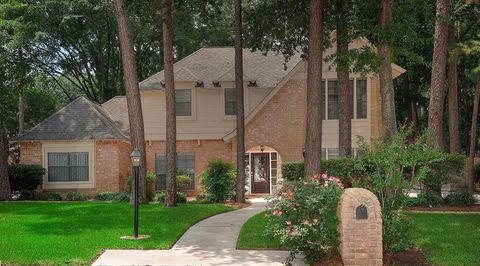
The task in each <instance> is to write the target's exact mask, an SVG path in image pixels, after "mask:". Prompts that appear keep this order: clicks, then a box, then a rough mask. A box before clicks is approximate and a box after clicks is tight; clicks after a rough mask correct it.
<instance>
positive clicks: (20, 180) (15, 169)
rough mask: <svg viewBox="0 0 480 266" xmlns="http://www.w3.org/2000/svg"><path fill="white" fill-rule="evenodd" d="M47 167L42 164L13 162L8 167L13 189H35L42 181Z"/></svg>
mask: <svg viewBox="0 0 480 266" xmlns="http://www.w3.org/2000/svg"><path fill="white" fill-rule="evenodd" d="M44 174H45V169H43V168H42V167H41V166H40V165H31V164H13V165H10V166H9V167H8V177H9V180H10V188H11V189H12V191H20V190H29V191H32V190H35V189H36V188H37V187H38V186H39V185H40V183H41V182H42V178H43V175H44Z"/></svg>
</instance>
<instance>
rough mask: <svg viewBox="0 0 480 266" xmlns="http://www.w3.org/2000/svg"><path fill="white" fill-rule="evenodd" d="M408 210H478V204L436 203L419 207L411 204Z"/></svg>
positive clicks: (479, 206) (479, 208) (479, 210)
mask: <svg viewBox="0 0 480 266" xmlns="http://www.w3.org/2000/svg"><path fill="white" fill-rule="evenodd" d="M409 210H410V211H426V212H428V211H437V212H480V205H472V206H450V205H438V206H434V207H431V208H430V207H420V206H412V207H410V208H409Z"/></svg>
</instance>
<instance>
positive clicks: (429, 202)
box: [409, 191, 443, 207]
mask: <svg viewBox="0 0 480 266" xmlns="http://www.w3.org/2000/svg"><path fill="white" fill-rule="evenodd" d="M409 201H410V205H413V206H422V207H432V206H437V205H439V204H442V203H443V198H442V196H441V195H439V194H437V193H432V192H428V191H424V192H422V193H420V194H418V195H417V197H416V198H410V199H409Z"/></svg>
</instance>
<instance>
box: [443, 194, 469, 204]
mask: <svg viewBox="0 0 480 266" xmlns="http://www.w3.org/2000/svg"><path fill="white" fill-rule="evenodd" d="M445 202H446V203H447V204H449V205H465V206H470V205H473V204H475V198H474V197H473V193H470V192H468V191H455V192H452V193H450V194H448V196H447V197H446V198H445Z"/></svg>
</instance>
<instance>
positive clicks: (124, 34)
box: [114, 0, 147, 203]
mask: <svg viewBox="0 0 480 266" xmlns="http://www.w3.org/2000/svg"><path fill="white" fill-rule="evenodd" d="M114 4H115V13H116V16H117V25H118V36H119V37H120V50H121V54H122V65H123V79H124V82H125V92H126V96H127V108H128V120H129V123H130V139H131V144H132V146H133V148H134V149H139V150H140V152H141V153H142V155H143V157H142V160H141V163H140V171H139V178H140V182H139V188H138V190H139V193H140V195H139V202H140V203H145V202H147V194H146V187H147V180H146V162H145V134H144V126H143V114H142V102H141V100H140V89H139V87H138V76H137V66H136V61H135V51H134V49H133V35H132V27H131V25H130V19H129V18H128V14H127V13H126V11H125V10H124V7H123V5H122V0H114ZM135 190H136V189H135V182H132V193H134V191H135ZM132 202H133V197H132Z"/></svg>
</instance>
